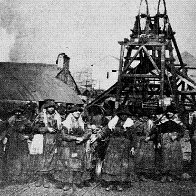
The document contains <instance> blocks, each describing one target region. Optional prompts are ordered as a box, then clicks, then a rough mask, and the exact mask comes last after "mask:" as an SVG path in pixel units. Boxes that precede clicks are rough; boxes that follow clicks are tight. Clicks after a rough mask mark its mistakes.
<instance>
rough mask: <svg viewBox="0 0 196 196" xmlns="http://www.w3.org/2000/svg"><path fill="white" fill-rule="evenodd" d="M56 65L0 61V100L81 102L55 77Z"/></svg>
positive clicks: (72, 91)
mask: <svg viewBox="0 0 196 196" xmlns="http://www.w3.org/2000/svg"><path fill="white" fill-rule="evenodd" d="M56 75H57V67H56V65H49V64H38V63H36V64H34V63H11V62H0V100H21V101H27V100H28V101H43V100H44V99H54V100H55V101H56V102H66V103H74V104H82V100H81V99H80V97H79V96H78V95H77V94H76V93H75V92H74V90H72V89H71V88H69V87H68V85H66V84H65V83H64V82H62V81H60V80H59V79H57V78H56Z"/></svg>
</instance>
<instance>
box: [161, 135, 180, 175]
mask: <svg viewBox="0 0 196 196" xmlns="http://www.w3.org/2000/svg"><path fill="white" fill-rule="evenodd" d="M172 134H173V135H175V134H176V133H172ZM161 146H162V151H161V156H162V167H161V172H162V173H163V174H164V173H166V174H172V175H179V174H181V172H182V160H183V155H182V149H181V144H180V141H177V140H175V141H172V140H171V136H170V134H169V133H165V134H163V135H162V144H161Z"/></svg>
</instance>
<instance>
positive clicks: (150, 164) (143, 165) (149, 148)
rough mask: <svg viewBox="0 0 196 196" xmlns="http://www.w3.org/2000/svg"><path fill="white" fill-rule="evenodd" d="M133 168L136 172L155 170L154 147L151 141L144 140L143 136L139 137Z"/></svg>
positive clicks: (149, 172) (152, 171)
mask: <svg viewBox="0 0 196 196" xmlns="http://www.w3.org/2000/svg"><path fill="white" fill-rule="evenodd" d="M135 168H136V172H137V173H148V174H152V173H154V171H155V149H154V144H153V142H152V141H149V142H148V143H147V142H145V141H144V137H139V140H138V143H137V147H136V154H135Z"/></svg>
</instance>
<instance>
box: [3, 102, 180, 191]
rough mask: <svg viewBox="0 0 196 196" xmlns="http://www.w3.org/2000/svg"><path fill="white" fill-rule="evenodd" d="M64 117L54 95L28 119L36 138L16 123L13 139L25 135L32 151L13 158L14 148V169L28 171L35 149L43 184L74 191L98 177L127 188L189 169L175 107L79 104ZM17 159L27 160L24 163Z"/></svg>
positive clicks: (119, 188)
mask: <svg viewBox="0 0 196 196" xmlns="http://www.w3.org/2000/svg"><path fill="white" fill-rule="evenodd" d="M94 111H95V110H94ZM89 116H90V118H89ZM61 119H62V118H61V116H60V115H59V114H58V112H57V108H56V105H55V103H54V101H51V100H49V101H46V103H45V104H44V105H43V110H42V111H41V113H40V114H39V115H38V117H36V118H35V120H34V122H33V123H30V125H29V122H28V123H26V124H27V125H28V126H26V127H27V128H28V129H30V128H31V129H32V130H33V136H32V138H31V137H30V136H29V135H28V134H27V133H26V132H18V131H16V128H15V129H12V132H11V133H10V134H9V135H10V136H13V135H15V136H14V138H13V139H12V140H13V141H14V140H16V141H17V140H19V137H18V136H19V134H20V137H22V138H23V139H22V140H20V141H23V143H24V141H26V144H28V148H26V146H25V149H26V150H27V149H28V150H27V151H28V152H26V151H25V153H24V152H23V151H22V152H20V153H19V154H20V157H23V158H20V159H18V158H16V157H15V158H13V156H12V154H11V151H10V153H8V154H7V157H9V156H11V158H9V161H10V160H12V165H11V166H10V168H11V167H12V166H16V165H18V166H20V169H21V170H22V168H23V170H24V167H26V166H24V167H23V165H24V160H25V159H26V160H28V158H27V156H26V158H25V159H24V154H25V155H28V154H29V157H30V158H29V160H30V162H31V164H30V166H29V167H28V169H29V168H30V167H35V165H36V166H37V167H36V170H35V169H34V170H35V171H36V172H35V173H36V174H37V182H36V186H37V187H39V186H42V185H43V186H44V187H45V188H49V187H50V182H51V181H50V180H51V179H53V181H54V180H55V182H56V186H57V187H59V188H63V189H64V191H66V192H67V194H68V193H70V194H72V193H73V192H74V191H75V190H76V189H79V188H82V187H83V186H90V185H91V183H92V182H93V181H94V182H103V181H104V182H106V183H104V184H106V187H105V188H106V191H110V190H112V189H116V190H117V191H122V190H123V188H125V187H126V186H127V185H129V186H130V185H131V182H132V181H135V180H141V181H146V180H147V178H148V177H152V176H155V175H156V174H158V175H157V176H161V179H160V180H161V181H162V182H165V181H172V180H174V179H176V178H179V177H180V176H181V174H182V172H183V167H182V149H181V143H180V139H181V138H182V137H183V133H184V126H183V125H182V123H181V121H180V120H179V118H178V115H177V111H176V109H175V108H172V107H170V106H169V107H167V108H166V110H165V111H163V109H162V108H159V110H156V111H155V113H154V115H151V116H150V115H148V114H146V115H144V113H143V112H142V111H141V109H138V110H136V111H134V113H133V111H131V110H130V109H129V107H128V106H120V107H119V108H118V109H117V110H116V111H115V113H114V115H113V116H111V117H110V118H108V117H105V116H104V114H103V113H99V112H98V113H97V114H96V113H93V112H92V113H91V114H89V113H88V112H87V113H85V112H83V109H82V108H81V107H78V106H74V107H72V109H70V111H69V114H68V115H67V116H66V118H65V120H63V121H62V120H61ZM10 122H14V121H13V120H12V121H11V120H10ZM9 124H11V123H9ZM12 124H13V125H12V126H13V127H14V126H15V125H14V123H12ZM9 126H10V125H9ZM20 128H21V127H20ZM23 129H24V124H23ZM16 133H17V134H16ZM5 137H6V134H5ZM10 138H11V137H10ZM10 138H8V139H9V140H10ZM10 142H12V141H9V143H10ZM19 144H20V145H21V144H22V143H21V142H19ZM11 146H12V145H11ZM23 146H24V145H23ZM6 148H8V149H9V146H8V147H6ZM23 149H24V148H23ZM8 151H9V150H8ZM8 151H7V152H8ZM20 151H21V149H20ZM13 160H20V161H21V160H22V163H23V165H21V164H15V163H16V161H13ZM10 163H11V162H10ZM8 170H9V168H8ZM12 171H13V170H12ZM13 173H14V172H13ZM20 174H21V173H18V175H20ZM160 174H161V175H160ZM125 185H126V186H125Z"/></svg>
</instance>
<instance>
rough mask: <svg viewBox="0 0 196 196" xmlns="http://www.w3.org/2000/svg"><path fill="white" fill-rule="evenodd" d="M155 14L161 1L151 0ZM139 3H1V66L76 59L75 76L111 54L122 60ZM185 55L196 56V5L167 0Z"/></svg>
mask: <svg viewBox="0 0 196 196" xmlns="http://www.w3.org/2000/svg"><path fill="white" fill-rule="evenodd" d="M148 2H149V6H150V13H155V11H156V7H157V3H158V0H157V1H155V0H148ZM139 3H140V0H0V17H1V18H0V19H1V20H0V33H1V42H0V61H17V62H36V63H37V62H40V63H55V61H56V57H57V55H58V54H59V53H61V52H65V53H67V54H68V55H69V56H70V57H71V62H70V64H71V65H70V66H71V69H72V70H73V71H75V70H78V68H79V67H86V66H90V65H91V64H94V63H96V62H97V61H99V59H102V58H103V57H104V56H106V55H112V56H115V57H119V51H120V45H119V44H118V41H121V40H123V39H124V38H125V37H127V38H128V37H129V35H130V29H132V28H133V25H134V21H135V16H136V15H137V13H138V8H139ZM166 4H167V11H168V16H169V18H170V23H171V25H172V27H173V30H174V31H175V32H176V36H175V37H176V39H177V43H178V46H179V48H180V51H181V52H183V51H185V50H186V51H188V52H190V53H191V54H193V55H194V56H196V46H195V43H196V36H195V35H196V1H195V0H166Z"/></svg>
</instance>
